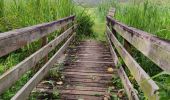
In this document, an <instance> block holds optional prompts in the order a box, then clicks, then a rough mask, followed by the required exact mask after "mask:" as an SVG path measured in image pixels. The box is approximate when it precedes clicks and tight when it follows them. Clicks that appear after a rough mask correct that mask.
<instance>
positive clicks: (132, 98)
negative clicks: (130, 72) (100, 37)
mask: <svg viewBox="0 0 170 100" xmlns="http://www.w3.org/2000/svg"><path fill="white" fill-rule="evenodd" d="M106 36H107V39H108V42H109V46H110V52H111V54H112V57H113V59H114V62H115V65H118V57H117V55H116V52H115V51H114V49H113V47H112V43H111V41H110V38H109V37H110V36H108V34H107V33H106ZM118 74H119V77H120V78H121V80H122V83H123V86H124V88H125V90H126V93H127V95H128V98H129V100H139V98H138V96H137V94H136V92H135V90H134V88H133V86H132V84H131V82H130V81H129V79H128V77H127V75H126V73H125V71H124V70H123V68H122V66H120V68H119V70H118Z"/></svg>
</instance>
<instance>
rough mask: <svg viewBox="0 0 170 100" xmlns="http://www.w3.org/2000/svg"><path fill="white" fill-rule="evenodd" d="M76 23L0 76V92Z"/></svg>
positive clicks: (56, 43) (33, 64) (40, 57)
mask: <svg viewBox="0 0 170 100" xmlns="http://www.w3.org/2000/svg"><path fill="white" fill-rule="evenodd" d="M75 28H76V25H74V26H72V27H70V28H69V29H68V30H66V31H65V32H64V33H62V34H61V35H60V36H58V37H56V38H55V39H54V40H52V41H51V42H50V43H48V44H47V45H45V46H44V47H42V48H41V49H39V50H38V51H37V52H35V53H34V54H32V55H31V56H29V57H28V58H26V59H25V60H24V61H22V62H21V63H19V64H18V65H16V66H14V67H13V68H12V69H10V70H9V71H7V72H5V73H4V74H3V75H2V76H0V94H2V93H3V92H4V91H5V90H6V89H8V88H9V87H11V86H12V85H13V84H14V83H15V82H16V81H17V80H18V79H19V78H20V77H21V76H22V75H23V74H24V73H26V72H27V71H28V70H30V69H31V68H32V67H34V66H35V65H36V64H37V63H38V61H40V60H41V59H43V58H44V57H45V56H46V55H47V54H48V53H49V52H51V51H52V50H53V49H54V48H55V47H56V46H57V45H59V44H60V43H61V42H62V41H63V40H64V39H66V38H67V37H68V36H69V35H71V33H73V31H74V30H75Z"/></svg>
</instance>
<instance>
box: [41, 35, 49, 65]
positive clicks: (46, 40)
mask: <svg viewBox="0 0 170 100" xmlns="http://www.w3.org/2000/svg"><path fill="white" fill-rule="evenodd" d="M47 43H48V37H47V36H44V37H43V38H42V39H41V47H43V46H45V45H46V44H47ZM46 62H48V55H46V56H45V57H44V63H46Z"/></svg>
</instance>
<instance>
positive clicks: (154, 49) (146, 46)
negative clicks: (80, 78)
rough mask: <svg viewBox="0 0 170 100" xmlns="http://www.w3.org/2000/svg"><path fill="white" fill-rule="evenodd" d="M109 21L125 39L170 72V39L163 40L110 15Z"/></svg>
mask: <svg viewBox="0 0 170 100" xmlns="http://www.w3.org/2000/svg"><path fill="white" fill-rule="evenodd" d="M107 21H108V22H109V23H111V24H112V26H111V27H113V28H114V29H115V30H116V31H117V32H118V33H119V34H120V35H121V36H122V37H123V38H124V39H126V40H127V41H128V42H129V43H130V44H132V45H133V46H134V47H135V48H136V49H138V50H139V51H140V52H142V53H143V54H144V55H145V56H147V57H148V58H149V59H150V60H152V61H153V62H154V63H155V64H157V65H158V66H159V67H160V68H161V69H163V70H164V71H167V72H170V67H169V66H170V41H169V40H163V39H161V38H158V37H156V36H154V35H151V34H149V33H147V32H144V31H141V30H138V29H135V28H132V27H128V26H126V25H124V24H122V23H120V22H118V21H116V20H114V19H113V18H111V17H110V16H107Z"/></svg>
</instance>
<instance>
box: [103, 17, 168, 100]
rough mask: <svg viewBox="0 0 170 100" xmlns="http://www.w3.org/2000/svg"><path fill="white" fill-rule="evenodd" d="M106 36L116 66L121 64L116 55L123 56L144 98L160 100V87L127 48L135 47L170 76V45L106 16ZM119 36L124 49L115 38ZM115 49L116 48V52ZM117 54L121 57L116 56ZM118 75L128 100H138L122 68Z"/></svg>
mask: <svg viewBox="0 0 170 100" xmlns="http://www.w3.org/2000/svg"><path fill="white" fill-rule="evenodd" d="M106 33H107V37H108V41H109V43H110V49H111V52H112V55H113V58H114V59H116V60H115V61H116V62H115V64H118V62H119V61H118V57H117V55H120V57H121V58H122V60H123V61H124V63H125V64H126V66H127V67H128V69H129V70H130V72H131V74H132V75H133V77H134V78H135V80H136V81H137V83H138V85H139V86H140V88H141V90H142V91H143V93H144V94H145V96H146V97H147V98H148V99H149V100H157V99H159V96H158V94H159V92H158V90H159V87H158V86H157V84H156V83H155V82H154V81H153V80H152V79H151V78H150V76H149V75H148V74H147V73H146V72H145V71H144V70H143V69H142V67H141V66H140V65H139V64H138V63H137V62H136V61H135V59H134V58H133V57H132V55H131V54H130V52H129V50H128V48H127V44H128V45H132V46H133V47H135V48H136V49H137V50H138V51H140V52H141V53H142V54H144V55H145V56H146V57H147V58H149V59H150V60H151V61H153V62H154V63H155V64H157V65H158V66H159V67H160V68H161V69H162V70H164V71H166V72H170V67H169V66H170V41H168V40H164V39H161V38H159V37H156V36H154V35H152V34H150V33H147V32H144V31H141V30H139V29H135V28H132V27H129V26H127V25H125V24H122V23H120V22H118V21H116V20H115V19H113V17H112V16H110V15H108V16H107V31H106ZM117 34H119V35H120V36H121V37H123V38H124V41H125V43H124V45H123V44H121V43H120V42H119V41H118V39H117V38H116V36H117ZM112 46H114V48H113V47H112ZM115 50H116V51H117V52H118V54H116V52H115ZM118 65H119V64H118ZM148 67H149V66H148ZM118 73H119V76H120V78H121V80H122V83H123V84H124V87H125V90H126V92H127V94H128V97H129V99H131V100H138V99H139V98H138V96H137V94H136V92H135V90H134V88H133V86H132V84H131V83H130V81H129V79H128V77H127V75H126V73H125V71H124V69H123V67H122V66H119V71H118Z"/></svg>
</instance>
